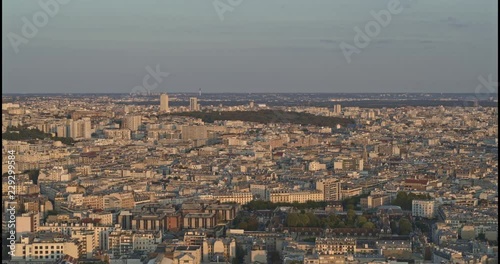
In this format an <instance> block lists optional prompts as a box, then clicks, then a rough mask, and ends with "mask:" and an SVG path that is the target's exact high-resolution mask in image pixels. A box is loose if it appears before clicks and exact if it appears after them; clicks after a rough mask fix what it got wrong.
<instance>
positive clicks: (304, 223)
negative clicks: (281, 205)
mask: <svg viewBox="0 0 500 264" xmlns="http://www.w3.org/2000/svg"><path fill="white" fill-rule="evenodd" d="M309 220H310V219H309V217H308V216H307V215H306V214H300V215H299V223H300V226H308V224H309Z"/></svg>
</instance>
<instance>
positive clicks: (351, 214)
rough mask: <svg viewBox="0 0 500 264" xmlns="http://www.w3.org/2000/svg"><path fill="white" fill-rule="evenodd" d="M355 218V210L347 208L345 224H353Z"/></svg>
mask: <svg viewBox="0 0 500 264" xmlns="http://www.w3.org/2000/svg"><path fill="white" fill-rule="evenodd" d="M355 219H356V212H355V211H354V210H353V209H349V210H347V223H346V224H347V225H348V226H353V225H354V221H355Z"/></svg>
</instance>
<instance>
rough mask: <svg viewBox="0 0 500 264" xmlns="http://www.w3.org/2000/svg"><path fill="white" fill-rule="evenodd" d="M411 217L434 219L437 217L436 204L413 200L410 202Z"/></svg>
mask: <svg viewBox="0 0 500 264" xmlns="http://www.w3.org/2000/svg"><path fill="white" fill-rule="evenodd" d="M411 214H412V216H417V217H424V218H429V219H431V218H434V217H436V216H437V206H436V202H435V201H432V200H430V201H429V200H413V201H412V202H411Z"/></svg>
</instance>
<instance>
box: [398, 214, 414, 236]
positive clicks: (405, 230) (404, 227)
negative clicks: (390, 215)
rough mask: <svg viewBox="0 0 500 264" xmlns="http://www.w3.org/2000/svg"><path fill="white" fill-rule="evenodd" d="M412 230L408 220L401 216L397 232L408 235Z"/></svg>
mask: <svg viewBox="0 0 500 264" xmlns="http://www.w3.org/2000/svg"><path fill="white" fill-rule="evenodd" d="M412 231H413V228H412V225H411V223H410V221H409V220H408V219H406V218H404V217H403V218H401V219H400V220H399V234H400V235H409V234H410V233H411V232H412Z"/></svg>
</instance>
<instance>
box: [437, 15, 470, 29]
mask: <svg viewBox="0 0 500 264" xmlns="http://www.w3.org/2000/svg"><path fill="white" fill-rule="evenodd" d="M441 22H444V23H447V24H448V25H449V26H450V27H454V28H464V27H467V24H465V23H463V22H461V21H460V20H458V19H457V18H456V17H452V16H449V17H448V18H446V19H443V20H441Z"/></svg>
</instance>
